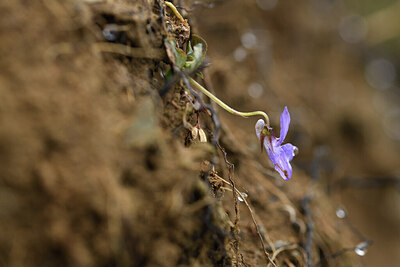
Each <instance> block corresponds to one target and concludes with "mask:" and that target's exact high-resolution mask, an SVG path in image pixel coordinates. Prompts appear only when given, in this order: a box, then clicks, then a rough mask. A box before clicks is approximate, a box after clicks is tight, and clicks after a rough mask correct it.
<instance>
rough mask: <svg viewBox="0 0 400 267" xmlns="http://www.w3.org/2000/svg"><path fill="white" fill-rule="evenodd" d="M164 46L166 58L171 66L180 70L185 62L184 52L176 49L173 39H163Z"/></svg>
mask: <svg viewBox="0 0 400 267" xmlns="http://www.w3.org/2000/svg"><path fill="white" fill-rule="evenodd" d="M164 45H165V50H166V52H167V56H168V58H169V60H170V61H171V62H172V64H174V65H176V66H178V67H179V68H182V67H183V66H184V65H185V62H186V60H187V56H186V54H185V52H184V51H183V50H182V49H180V48H177V47H176V41H175V40H174V39H165V40H164Z"/></svg>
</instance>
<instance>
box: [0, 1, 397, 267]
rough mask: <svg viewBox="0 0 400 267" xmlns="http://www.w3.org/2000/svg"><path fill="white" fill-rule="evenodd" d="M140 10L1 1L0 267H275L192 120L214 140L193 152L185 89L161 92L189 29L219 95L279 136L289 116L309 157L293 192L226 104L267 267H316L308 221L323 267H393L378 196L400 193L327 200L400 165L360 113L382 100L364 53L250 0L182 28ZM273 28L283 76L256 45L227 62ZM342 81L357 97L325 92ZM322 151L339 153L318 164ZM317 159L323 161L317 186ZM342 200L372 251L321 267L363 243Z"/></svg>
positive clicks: (242, 185)
mask: <svg viewBox="0 0 400 267" xmlns="http://www.w3.org/2000/svg"><path fill="white" fill-rule="evenodd" d="M131 2H132V1H114V0H110V1H50V0H43V1H36V2H34V1H22V0H19V1H3V2H1V3H0V36H1V41H0V54H1V57H0V96H1V97H0V173H1V175H0V266H10V267H14V266H232V265H233V266H235V265H237V266H266V265H267V264H268V260H267V259H266V257H265V254H264V252H263V248H262V245H261V243H260V239H259V235H258V234H257V229H256V227H255V225H254V223H253V220H252V217H251V213H250V212H249V209H248V208H247V207H246V205H244V203H243V202H238V201H234V198H233V194H232V187H231V186H230V185H229V184H224V183H223V182H222V180H221V179H220V178H218V177H221V178H224V179H225V180H228V178H229V173H230V172H229V168H228V166H227V165H226V162H225V159H224V156H223V153H222V152H221V150H220V149H219V148H218V147H216V146H213V145H212V144H211V140H212V137H213V134H214V133H215V129H216V128H215V126H214V125H213V123H212V120H211V119H210V116H209V115H208V114H207V113H206V112H200V115H199V116H200V125H201V127H202V129H204V131H205V133H206V135H207V139H208V142H207V143H200V142H197V141H193V140H191V136H190V133H189V131H188V130H187V129H186V128H185V127H184V125H183V117H184V114H185V117H186V118H187V120H188V121H189V122H190V123H191V124H194V123H195V121H196V118H197V116H196V112H194V111H193V108H191V107H190V108H189V111H188V110H187V109H186V103H188V99H189V98H190V96H189V97H188V95H187V93H185V90H184V88H183V86H182V84H181V83H180V82H177V83H176V84H174V85H173V86H172V87H171V88H170V89H169V90H168V92H167V93H166V94H165V95H163V96H162V97H161V96H160V93H159V92H160V90H161V89H162V88H163V87H164V79H163V77H162V74H163V73H165V72H166V71H167V70H168V68H169V67H170V62H169V60H168V58H167V55H166V53H165V50H164V46H163V39H164V38H165V37H167V36H170V37H174V38H176V39H177V40H178V44H180V45H181V46H182V45H185V43H186V42H187V39H188V38H189V35H188V30H189V29H190V30H191V32H195V33H199V34H200V35H201V36H202V37H203V38H204V39H206V40H207V42H208V47H209V50H208V59H209V61H210V62H211V63H212V65H211V67H209V68H208V69H207V70H206V71H205V72H204V74H205V81H206V84H207V85H208V87H209V88H210V90H211V88H214V90H215V93H216V94H217V95H218V96H221V98H222V99H223V100H224V101H226V102H227V103H229V104H230V105H231V106H234V107H235V108H237V109H238V110H256V109H261V110H265V111H266V112H267V113H268V114H269V115H270V117H271V119H272V123H273V126H275V127H276V128H278V127H277V125H278V123H279V119H278V118H279V114H280V112H281V110H282V109H283V106H285V105H287V106H288V107H289V110H290V112H291V114H292V118H293V122H292V124H291V128H290V131H289V135H288V140H289V141H291V142H292V143H295V144H296V145H297V146H299V148H300V152H301V153H300V155H299V156H297V157H296V158H295V159H294V166H295V168H294V176H293V178H292V179H291V180H290V181H289V182H283V181H282V179H281V178H280V177H279V175H278V174H277V173H275V172H274V171H273V168H272V166H271V164H270V163H269V161H268V159H267V157H266V156H265V155H263V154H260V153H259V147H258V143H257V139H256V137H255V134H254V130H253V129H254V123H255V119H253V118H252V119H247V120H245V119H243V118H239V117H238V118H236V117H233V116H232V115H230V114H228V113H225V112H224V111H222V110H218V116H219V118H220V120H221V131H220V139H219V140H220V145H221V147H223V148H224V149H225V151H226V152H227V159H228V161H229V162H232V163H234V166H235V168H234V173H233V176H232V179H233V181H234V182H235V186H236V188H237V189H238V190H239V191H240V192H246V193H247V194H248V199H247V200H248V203H249V205H250V207H251V208H252V210H253V216H255V219H256V221H257V223H258V226H259V227H258V228H259V230H260V234H261V236H262V238H263V240H264V242H265V245H266V248H267V249H266V252H267V253H268V254H269V256H270V258H271V257H274V258H275V255H274V254H276V255H277V256H276V258H275V263H276V264H277V265H278V266H307V252H308V249H307V238H308V237H310V234H309V233H310V229H309V227H310V226H313V227H312V243H311V251H310V253H311V254H310V256H311V259H312V263H313V264H315V263H317V262H319V261H321V264H322V266H361V265H362V264H365V265H366V266H367V265H368V264H369V265H368V266H378V265H381V266H388V264H389V265H390V263H393V262H394V261H400V259H398V257H399V255H396V251H397V249H398V248H399V243H398V242H399V241H398V240H399V239H398V236H399V229H398V227H396V225H398V222H399V220H400V218H398V217H397V218H396V217H393V216H389V215H388V212H386V211H385V209H387V210H390V209H389V208H390V207H386V206H385V204H384V203H383V204H382V203H380V202H379V197H381V196H386V197H387V198H390V197H394V198H395V197H397V198H398V194H397V195H396V192H391V191H390V190H392V188H388V189H384V190H386V191H387V192H386V191H377V190H376V189H371V192H367V193H365V191H362V192H360V191H354V190H350V189H349V190H350V192H346V190H347V189H346V190H340V191H339V190H334V189H332V184H334V182H335V181H338V180H339V179H341V178H343V177H367V178H368V177H373V176H374V175H376V176H378V175H381V176H385V175H390V174H391V173H393V171H395V170H396V168H397V167H398V166H397V165H396V164H397V162H398V160H399V154H398V151H397V149H396V144H394V143H392V142H391V140H390V139H388V138H381V137H382V136H384V134H383V132H382V130H381V128H380V127H377V126H371V121H374V122H379V114H377V113H375V112H374V111H373V110H371V109H370V108H369V105H366V103H369V102H368V101H370V97H371V94H372V92H371V91H370V90H369V89H368V87H367V86H366V85H365V82H364V81H363V80H362V77H361V74H360V66H359V64H360V63H359V61H358V60H359V58H358V57H357V55H355V54H354V53H353V52H352V51H350V50H349V49H348V48H346V47H345V46H344V45H343V44H341V43H340V40H338V37H337V36H336V35H334V33H333V32H332V27H333V26H332V25H331V24H330V23H329V21H325V22H324V23H322V22H321V23H319V22H320V21H321V18H318V17H315V16H316V15H313V13H312V10H309V7H308V5H306V4H298V2H297V1H288V2H285V3H280V5H279V6H278V7H277V9H276V10H275V11H274V12H269V13H262V12H261V11H260V10H259V9H257V8H256V5H255V3H253V1H251V3H250V2H249V3H247V1H229V2H219V1H217V2H216V6H215V7H214V8H212V9H209V8H205V7H204V6H203V5H195V7H196V8H195V10H194V12H192V13H186V12H184V11H182V13H183V14H184V15H185V17H187V18H188V19H189V23H188V24H186V23H181V22H180V21H179V20H178V19H177V18H176V16H175V15H174V14H173V13H172V12H171V10H170V9H169V8H166V7H165V5H164V1H150V0H141V1H135V3H131ZM282 2H283V1H282ZM159 3H161V5H162V6H163V8H165V15H164V16H163V17H160V6H159ZM176 4H177V3H176ZM192 4H193V3H191V2H189V1H188V2H186V1H184V3H182V5H183V6H185V7H190V6H192ZM316 22H318V23H316ZM110 24H112V25H114V26H115V25H118V26H119V27H120V28H119V29H120V31H119V32H118V34H116V35H115V36H112V38H115V40H113V41H110V40H109V41H107V40H106V38H105V36H104V34H103V33H102V31H103V30H104V29H105V28H106V27H108V26H107V25H110ZM165 25H168V27H166V26H165ZM266 27H268V30H269V31H270V32H269V34H270V38H271V40H273V47H274V51H273V53H274V58H275V60H274V65H273V69H272V68H271V65H268V64H267V65H265V66H259V65H257V64H259V62H257V58H258V57H260V54H259V53H258V52H260V53H261V52H262V51H256V50H254V51H252V52H250V54H249V55H248V58H247V59H246V62H244V63H237V62H236V61H235V60H234V58H233V57H232V52H233V51H234V50H235V48H236V47H238V46H239V45H240V36H241V34H242V33H243V32H245V31H246V29H249V28H254V29H258V30H260V31H261V30H263V29H264V28H266ZM264 33H265V32H264ZM265 45H268V46H269V47H270V48H272V43H270V42H269V41H268V40H266V43H265ZM264 52H265V51H264ZM252 53H253V54H252ZM267 57H268V55H267ZM343 80H345V81H349V82H350V83H351V84H352V86H351V88H352V89H351V90H349V89H348V87H343V86H338V87H329V86H330V85H332V84H337V82H338V81H343ZM252 81H259V82H260V83H262V84H263V86H264V87H265V88H267V89H266V90H265V91H264V95H263V96H262V97H260V98H258V99H253V98H251V97H250V96H249V95H248V94H247V87H248V85H249V84H250V83H251V82H252ZM321 88H322V89H321ZM330 88H332V89H330ZM327 95H329V97H328V96H327ZM343 96H345V97H343ZM338 99H339V100H338ZM204 101H205V102H208V100H207V99H205V98H204ZM321 147H322V148H324V147H325V148H326V147H328V148H329V149H330V150H329V154H324V155H323V156H316V153H315V151H322V150H323V149H322V148H321ZM317 148H319V150H316V149H317ZM318 160H321V161H323V162H324V163H323V164H322V163H321V164H320V165H321V166H322V167H320V166H319V165H318V168H317V169H318V170H320V171H319V172H317V173H318V175H317V176H319V177H320V179H319V180H318V181H313V180H312V179H310V176H312V175H314V174H312V173H315V172H312V171H313V170H315V165H312V164H314V163H315V162H317V163H315V164H319V163H318V162H319V161H318ZM210 162H211V163H210ZM309 166H314V167H312V168H311V172H310V168H309ZM310 173H311V174H310ZM328 186H329V188H330V189H331V191H329V192H328V191H327V187H328ZM354 192H355V193H354ZM365 194H367V195H365ZM307 197H309V201H308V202H307ZM368 199H369V200H368ZM397 200H398V199H397ZM387 202H390V201H389V200H388V201H387ZM307 203H308V204H307ZM365 203H367V205H366V204H365ZM390 203H392V202H390ZM343 204H348V211H349V216H350V219H351V222H352V224H353V225H355V227H356V228H357V229H359V230H360V231H361V232H362V233H363V234H365V235H367V237H368V238H371V239H374V241H375V244H374V245H373V246H372V247H371V248H369V254H367V256H366V259H367V260H366V261H364V262H363V261H362V259H361V258H360V257H358V256H357V255H356V254H355V253H354V252H352V251H344V253H343V254H341V255H340V256H338V257H335V258H332V257H329V255H331V254H334V253H337V252H340V251H341V250H342V249H344V248H351V247H354V246H355V245H356V244H358V243H359V242H361V241H363V240H361V239H360V237H359V236H357V234H356V233H355V232H354V230H353V229H352V227H350V226H349V223H348V221H347V220H340V219H338V218H337V217H336V216H335V210H336V209H337V207H339V206H340V205H343ZM235 208H237V209H238V210H237V212H238V214H236V212H235ZM389 214H390V212H389ZM378 221H379V225H378V226H377V222H378ZM235 222H237V224H236V223H235ZM235 224H236V225H235ZM282 244H284V245H282ZM383 251H385V253H386V254H385V256H382V255H381V254H382V253H383ZM396 257H397V258H396ZM385 264H386V265H385Z"/></svg>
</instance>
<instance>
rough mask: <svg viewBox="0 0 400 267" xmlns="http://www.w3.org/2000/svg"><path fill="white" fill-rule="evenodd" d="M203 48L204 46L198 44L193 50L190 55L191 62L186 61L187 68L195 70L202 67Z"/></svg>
mask: <svg viewBox="0 0 400 267" xmlns="http://www.w3.org/2000/svg"><path fill="white" fill-rule="evenodd" d="M202 47H203V45H202V44H197V45H195V46H194V47H193V50H192V51H191V52H190V54H188V58H189V60H188V61H186V64H185V68H187V69H190V70H195V69H197V68H198V67H199V66H200V64H201V62H202V59H203V54H202Z"/></svg>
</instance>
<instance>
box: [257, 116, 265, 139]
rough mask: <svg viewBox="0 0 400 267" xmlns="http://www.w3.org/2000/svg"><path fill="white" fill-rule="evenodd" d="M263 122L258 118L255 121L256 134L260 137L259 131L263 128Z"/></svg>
mask: <svg viewBox="0 0 400 267" xmlns="http://www.w3.org/2000/svg"><path fill="white" fill-rule="evenodd" d="M264 126H265V122H264V120H263V119H259V120H258V121H257V123H256V135H257V137H258V139H260V134H261V131H262V130H263V129H264Z"/></svg>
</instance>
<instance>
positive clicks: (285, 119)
mask: <svg viewBox="0 0 400 267" xmlns="http://www.w3.org/2000/svg"><path fill="white" fill-rule="evenodd" d="M289 124H290V114H289V111H288V109H287V107H285V109H284V110H283V112H282V114H281V134H280V136H279V140H278V145H280V144H282V142H283V140H285V137H286V134H287V132H288V131H289Z"/></svg>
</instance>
